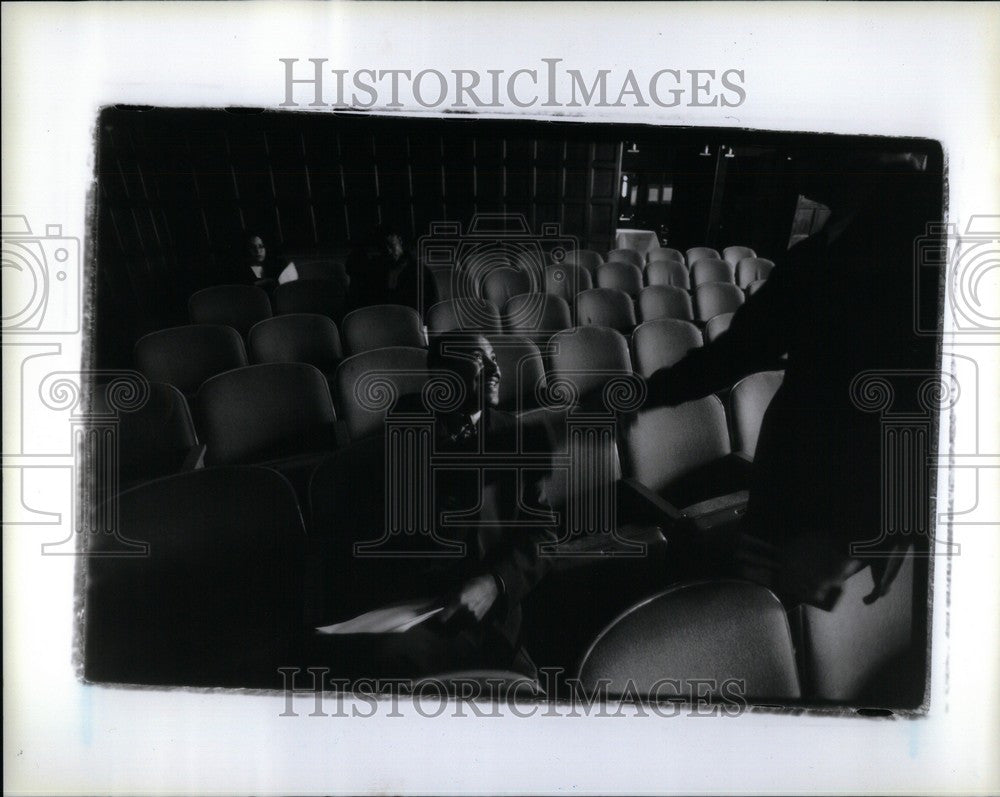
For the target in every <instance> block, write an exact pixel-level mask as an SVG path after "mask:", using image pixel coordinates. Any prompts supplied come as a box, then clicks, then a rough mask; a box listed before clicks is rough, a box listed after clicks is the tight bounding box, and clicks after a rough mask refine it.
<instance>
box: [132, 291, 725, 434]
mask: <svg viewBox="0 0 1000 797" xmlns="http://www.w3.org/2000/svg"><path fill="white" fill-rule="evenodd" d="M394 317H396V318H397V319H398V320H400V322H401V323H399V324H398V325H393V324H391V323H389V322H391V320H392V319H393V318H394ZM730 318H731V314H723V315H719V316H716V317H714V318H713V319H712V320H711V322H710V323H709V324H708V325H707V326H706V328H705V330H704V331H702V330H699V329H698V328H697V327H696V326H695V325H694V324H692V323H691V322H689V321H681V320H678V319H671V318H658V319H655V320H652V321H646V322H644V323H642V324H640V325H638V326H637V327H636V328H635V329H634V330H633V331H632V332H631V334H630V335H629V336H628V337H626V336H625V335H624V334H622V333H621V332H619V331H618V330H615V329H613V328H611V327H606V326H602V325H598V324H588V325H585V326H580V327H569V328H567V329H562V330H560V331H558V332H556V333H555V334H553V335H551V336H548V337H543V338H541V339H540V340H539V342H541V344H542V345H541V346H539V345H538V344H537V343H536V342H535V340H532V339H531V338H529V337H525V336H521V335H512V334H503V333H499V332H497V331H496V330H495V329H491V330H487V331H486V332H485V333H484V334H485V335H486V337H487V339H488V340H490V342H491V344H492V345H493V347H494V350H495V351H496V354H497V359H498V362H499V365H500V371H501V395H500V401H501V408H503V409H508V410H518V409H525V408H530V407H533V406H537V405H538V404H539V402H540V397H541V396H543V395H544V392H545V391H546V389H547V388H548V385H547V380H550V381H551V380H553V379H558V380H562V381H567V380H568V382H569V383H571V385H572V389H574V390H575V391H576V392H577V393H578V394H579V395H581V396H582V395H586V394H588V393H591V392H593V391H594V390H596V389H598V387H599V386H600V385H599V383H601V382H604V381H607V379H608V378H609V375H611V374H617V375H621V376H628V375H631V374H633V373H636V374H639V375H640V376H642V377H645V378H648V377H650V376H652V375H653V374H654V373H655V372H656V371H658V370H659V369H661V368H666V367H669V366H671V365H673V364H674V363H676V362H677V361H678V360H680V359H681V358H682V357H683V356H684V355H685V354H686V353H687V352H688V351H690V350H691V349H693V348H697V347H699V346H701V345H702V343H703V341H705V342H708V341H711V340H712V339H713V338H714V337H716V336H718V335H719V334H721V332H722V331H723V330H724V329H725V328H726V326H727V325H728V323H729V320H730ZM352 319H356V320H357V321H358V322H359V323H358V324H353V323H351V322H352ZM439 331H445V330H444V329H441V330H439ZM345 337H346V338H347V339H348V340H350V341H353V342H354V344H355V345H356V346H358V347H359V348H361V349H362V350H361V351H359V352H358V353H357V354H353V355H351V356H349V357H347V358H343V357H342V350H341V340H340V335H339V333H338V331H337V326H336V324H334V322H333V321H331V320H330V319H329V318H326V317H325V316H320V315H310V314H296V315H288V316H279V317H276V318H272V319H268V320H265V321H262V322H260V323H258V324H257V325H255V326H254V327H253V328H252V329H251V331H250V336H249V347H245V346H244V343H243V340H242V339H241V338H240V336H239V335H238V334H237V333H236V331H235V330H234V329H232V328H230V327H226V326H222V325H209V324H192V325H188V326H181V327H173V328H170V329H165V330H160V331H159V332H154V333H150V334H149V335H146V336H144V337H143V338H141V339H140V340H139V342H138V343H137V344H136V350H135V361H136V365H137V368H138V370H139V371H140V372H141V373H142V374H143V375H144V376H146V377H147V378H148V379H149V380H151V381H153V382H163V383H166V384H170V385H173V386H174V387H176V388H177V389H178V390H180V391H181V392H182V393H184V394H185V396H187V397H188V398H193V397H194V396H195V395H196V394H197V393H199V392H200V391H201V390H202V389H203V388H204V386H205V384H206V382H209V381H211V380H213V379H214V378H216V377H218V376H219V375H221V374H224V373H228V372H230V371H234V370H239V369H242V368H245V367H246V366H248V365H250V364H251V363H253V364H256V365H261V364H266V363H305V364H308V365H310V366H313V367H315V368H316V369H318V370H319V372H320V373H321V374H322V375H323V376H324V377H325V379H326V381H327V382H328V383H329V385H330V389H331V390H332V393H333V396H334V399H335V406H336V408H337V412H338V413H339V416H340V417H341V418H342V419H343V420H344V421H345V422H346V425H347V429H348V432H349V435H350V437H351V438H352V439H354V438H358V437H364V436H366V435H368V434H371V433H373V431H377V429H378V428H379V425H380V423H381V419H382V414H380V413H379V412H375V411H373V410H371V409H370V408H369V407H370V406H371V402H367V403H365V402H364V401H363V400H359V397H362V398H363V397H364V395H365V393H366V391H367V390H370V389H374V388H376V387H378V386H379V385H380V384H386V385H390V386H391V389H392V390H393V391H395V393H396V394H397V395H401V394H404V393H413V392H417V391H419V390H420V389H421V388H422V387H423V384H424V381H425V380H426V373H425V370H426V357H427V354H426V348H425V339H424V333H423V329H422V328H421V327H420V325H419V316H418V315H417V314H416V312H415V311H414V310H412V309H411V308H407V307H402V306H395V305H382V306H375V307H370V308H363V309H362V310H359V311H355V313H352V314H350V315H349V316H348V318H347V319H346V320H345ZM361 342H363V343H365V344H366V345H369V346H373V347H376V348H368V349H365V348H364V346H361V345H360V344H361ZM247 348H248V349H249V352H250V356H249V357H248V356H247ZM588 375H592V378H588Z"/></svg>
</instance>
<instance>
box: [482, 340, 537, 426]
mask: <svg viewBox="0 0 1000 797" xmlns="http://www.w3.org/2000/svg"><path fill="white" fill-rule="evenodd" d="M489 341H490V343H491V344H492V346H493V351H494V352H495V353H496V356H497V365H498V366H499V367H500V409H503V410H509V411H516V410H521V409H528V408H531V407H534V406H536V405H537V404H538V400H537V395H538V394H539V392H540V391H541V390H543V389H544V388H545V385H546V380H545V366H544V364H543V362H542V355H541V354H540V353H539V351H538V347H537V346H536V345H535V344H534V343H532V342H531V341H530V340H528V339H527V338H522V337H518V336H517V335H490V336H489Z"/></svg>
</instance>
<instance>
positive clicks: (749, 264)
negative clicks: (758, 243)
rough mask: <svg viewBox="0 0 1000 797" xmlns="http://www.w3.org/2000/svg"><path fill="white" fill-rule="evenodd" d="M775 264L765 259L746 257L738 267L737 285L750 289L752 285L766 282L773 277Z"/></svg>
mask: <svg viewBox="0 0 1000 797" xmlns="http://www.w3.org/2000/svg"><path fill="white" fill-rule="evenodd" d="M773 268H774V262H773V261H771V260H768V259H767V258H764V257H745V258H743V259H742V260H741V261H740V262H739V263H738V264H737V266H736V284H737V285H739V286H740V287H741V288H749V287H750V284H751V283H754V282H757V281H758V280H766V279H767V278H768V277H769V276H770V275H771V270H772V269H773Z"/></svg>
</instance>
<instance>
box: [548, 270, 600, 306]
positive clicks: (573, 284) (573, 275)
mask: <svg viewBox="0 0 1000 797" xmlns="http://www.w3.org/2000/svg"><path fill="white" fill-rule="evenodd" d="M593 287H594V280H593V278H592V277H591V276H590V272H589V271H587V269H585V268H583V266H577V265H573V264H567V263H560V264H559V265H556V266H547V267H546V268H545V292H546V293H550V294H552V295H553V296H558V297H560V298H562V299H565V300H566V303H567V304H570V305H572V304H573V301H574V300H575V299H576V295H577V294H578V293H579V292H580V291H586V290H590V289H591V288H593Z"/></svg>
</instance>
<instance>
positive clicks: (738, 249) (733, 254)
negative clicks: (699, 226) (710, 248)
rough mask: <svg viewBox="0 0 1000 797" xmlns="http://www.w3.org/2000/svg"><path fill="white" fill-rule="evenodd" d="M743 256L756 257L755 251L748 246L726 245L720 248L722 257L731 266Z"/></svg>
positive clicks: (735, 264)
mask: <svg viewBox="0 0 1000 797" xmlns="http://www.w3.org/2000/svg"><path fill="white" fill-rule="evenodd" d="M745 257H757V253H756V252H755V251H754V250H753V249H751V248H750V247H749V246H727V247H726V248H725V249H723V250H722V259H723V260H725V261H726V262H727V263H729V265H731V266H733V268H735V267H736V266H737V265H739V262H740V261H741V260H742V259H743V258H745Z"/></svg>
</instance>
